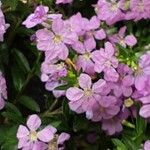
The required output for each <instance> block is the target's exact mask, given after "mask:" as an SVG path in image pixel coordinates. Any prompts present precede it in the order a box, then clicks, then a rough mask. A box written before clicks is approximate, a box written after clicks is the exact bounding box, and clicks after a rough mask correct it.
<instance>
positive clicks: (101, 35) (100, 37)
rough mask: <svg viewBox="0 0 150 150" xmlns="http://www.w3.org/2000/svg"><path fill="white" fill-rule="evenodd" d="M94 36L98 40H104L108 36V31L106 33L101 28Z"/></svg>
mask: <svg viewBox="0 0 150 150" xmlns="http://www.w3.org/2000/svg"><path fill="white" fill-rule="evenodd" d="M94 36H95V38H96V39H98V40H103V39H105V38H106V33H105V31H104V29H100V30H98V31H95V32H94Z"/></svg>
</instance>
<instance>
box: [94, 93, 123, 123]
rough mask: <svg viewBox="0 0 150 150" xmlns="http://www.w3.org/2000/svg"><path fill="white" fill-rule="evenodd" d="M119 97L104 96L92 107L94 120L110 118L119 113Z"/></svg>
mask: <svg viewBox="0 0 150 150" xmlns="http://www.w3.org/2000/svg"><path fill="white" fill-rule="evenodd" d="M116 104H117V99H116V98H115V97H114V96H103V97H102V98H101V99H100V100H99V101H97V102H96V103H95V104H94V105H93V107H92V118H91V120H92V121H101V120H102V119H110V118H112V117H114V116H115V115H117V114H118V112H119V111H120V107H119V106H117V105H116Z"/></svg>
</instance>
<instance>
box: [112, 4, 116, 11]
mask: <svg viewBox="0 0 150 150" xmlns="http://www.w3.org/2000/svg"><path fill="white" fill-rule="evenodd" d="M111 10H112V11H117V10H118V4H117V3H113V4H112V5H111Z"/></svg>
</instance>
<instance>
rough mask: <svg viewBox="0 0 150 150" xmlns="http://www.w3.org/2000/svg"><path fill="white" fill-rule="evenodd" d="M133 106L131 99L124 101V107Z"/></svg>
mask: <svg viewBox="0 0 150 150" xmlns="http://www.w3.org/2000/svg"><path fill="white" fill-rule="evenodd" d="M133 104H134V102H133V100H132V99H131V98H128V99H126V100H125V101H124V105H125V107H131V106H132V105H133Z"/></svg>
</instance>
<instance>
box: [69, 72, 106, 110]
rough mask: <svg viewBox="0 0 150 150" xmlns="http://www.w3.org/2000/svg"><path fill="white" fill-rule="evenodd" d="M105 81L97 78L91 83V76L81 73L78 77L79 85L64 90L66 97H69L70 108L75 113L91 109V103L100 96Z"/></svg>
mask: <svg viewBox="0 0 150 150" xmlns="http://www.w3.org/2000/svg"><path fill="white" fill-rule="evenodd" d="M105 84H106V82H105V81H104V80H103V79H99V80H98V81H97V82H96V83H94V84H93V85H92V81H91V77H90V76H89V75H87V74H81V75H80V77H79V86H80V87H81V88H78V87H71V88H69V89H68V90H67V91H66V97H67V98H68V99H69V101H70V102H69V106H70V109H72V110H73V111H75V112H77V113H83V112H87V111H88V110H91V108H92V106H93V104H94V103H95V102H96V101H97V100H99V99H100V98H101V96H100V92H102V90H103V87H104V85H105Z"/></svg>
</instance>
